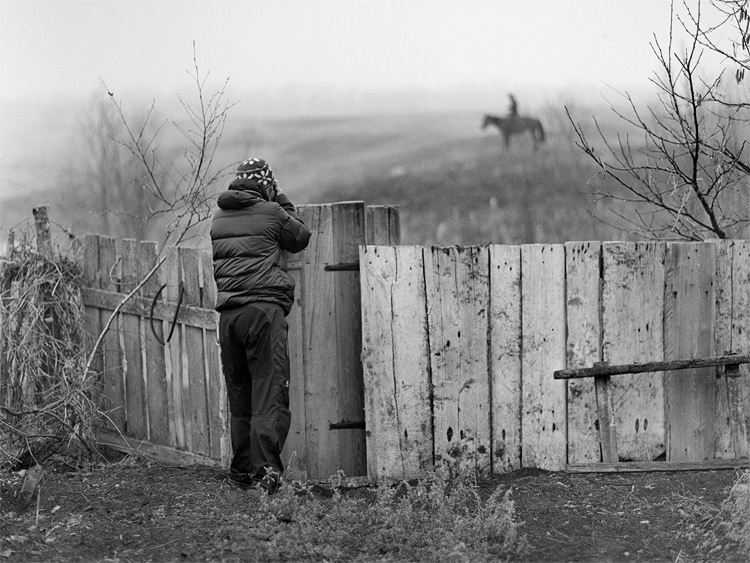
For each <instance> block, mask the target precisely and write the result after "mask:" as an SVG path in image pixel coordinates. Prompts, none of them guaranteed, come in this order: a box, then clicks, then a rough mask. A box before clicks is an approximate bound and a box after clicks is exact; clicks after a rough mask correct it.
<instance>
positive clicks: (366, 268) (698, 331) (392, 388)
mask: <svg viewBox="0 0 750 563" xmlns="http://www.w3.org/2000/svg"><path fill="white" fill-rule="evenodd" d="M359 260H360V264H361V271H362V275H361V283H362V319H363V323H362V330H363V350H362V358H363V366H364V375H365V398H366V406H367V408H366V415H367V431H368V435H369V440H368V444H367V446H368V449H367V455H368V470H369V473H370V476H371V477H373V478H375V477H380V476H387V477H396V478H411V477H415V476H418V475H420V474H421V473H422V472H424V471H425V470H427V469H429V468H430V467H432V465H433V463H440V462H441V461H445V460H451V461H456V462H458V463H460V464H469V465H471V466H473V467H476V468H477V469H479V470H481V471H484V472H489V471H493V472H503V471H509V470H514V469H518V468H521V467H539V468H544V469H551V470H558V469H562V468H565V467H571V466H576V465H586V464H600V463H601V461H602V443H601V439H600V428H599V420H598V416H597V388H596V386H595V382H594V380H593V379H592V378H573V379H568V380H561V379H556V378H555V377H554V373H555V372H558V373H560V372H563V373H564V370H580V369H581V368H590V367H592V366H594V365H595V364H598V363H602V362H607V363H609V364H612V365H614V364H647V363H649V362H664V361H670V360H681V359H691V358H692V359H694V358H708V357H712V356H720V355H724V354H729V353H735V354H739V355H744V354H747V353H748V351H750V242H748V241H716V242H708V243H658V242H645V243H621V242H611V243H610V242H605V243H599V242H572V243H567V244H564V245H528V246H500V245H489V246H484V247H419V246H400V247H397V246H366V247H363V248H361V249H360V257H359ZM727 363H730V362H727ZM737 363H739V362H737ZM651 367H654V365H651V366H649V369H650V368H651ZM655 367H657V368H658V367H659V366H658V364H657V365H656V366H655ZM679 367H681V368H682V369H681V370H680V371H669V372H662V371H659V372H657V373H656V374H654V375H652V376H649V377H643V376H640V377H639V376H638V375H634V373H633V372H634V371H638V370H631V371H630V372H627V373H626V374H623V375H619V376H618V377H617V378H615V379H613V380H612V382H611V383H610V384H609V386H608V391H609V392H610V393H611V402H612V406H613V424H615V425H616V427H617V429H618V434H617V443H618V457H619V459H618V460H617V461H619V462H627V461H633V462H640V464H641V467H643V466H644V465H643V464H644V463H646V464H648V463H651V462H653V461H654V460H660V459H665V460H667V461H669V462H673V463H678V462H684V463H686V464H688V465H690V463H691V462H693V461H695V460H698V461H702V460H735V459H744V460H745V462H747V459H746V458H747V456H748V427H750V375H748V367H747V365H746V364H745V365H743V366H742V367H741V368H740V369H739V373H738V374H736V375H738V377H732V375H735V374H730V377H726V374H725V373H724V369H723V368H722V369H720V370H718V369H716V368H715V367H706V366H705V365H703V364H701V362H694V363H691V362H688V363H686V364H685V365H681V366H679ZM661 369H665V368H664V367H662V368H661ZM714 464H715V463H714Z"/></svg>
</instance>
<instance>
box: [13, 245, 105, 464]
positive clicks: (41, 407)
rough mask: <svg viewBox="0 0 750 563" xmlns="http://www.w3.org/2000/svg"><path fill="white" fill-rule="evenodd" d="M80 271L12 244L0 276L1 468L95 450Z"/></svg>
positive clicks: (71, 264)
mask: <svg viewBox="0 0 750 563" xmlns="http://www.w3.org/2000/svg"><path fill="white" fill-rule="evenodd" d="M81 275H82V273H81V269H80V266H79V265H78V264H77V262H76V261H75V260H74V259H72V258H70V257H67V256H45V255H43V254H41V253H38V252H36V251H35V250H34V249H33V248H32V247H31V244H30V239H29V238H24V239H22V240H21V241H16V242H11V245H10V247H9V252H8V258H7V260H5V261H4V264H3V268H2V275H0V335H1V337H0V340H1V343H0V351H2V353H1V354H0V390H1V391H2V393H0V397H2V401H1V402H0V444H2V446H0V465H8V464H10V465H15V464H17V463H18V462H19V461H23V458H25V457H29V456H30V457H32V458H33V459H32V460H28V461H35V462H36V463H41V461H43V459H39V458H46V457H49V456H50V455H52V454H54V453H56V452H58V451H61V450H65V451H67V452H68V453H70V452H73V453H74V455H75V456H76V457H78V458H79V459H80V458H82V457H89V456H91V455H92V454H94V453H95V451H94V446H93V445H92V441H91V439H90V437H91V435H92V425H93V423H94V420H95V419H96V416H97V409H96V406H95V405H94V404H93V402H92V401H91V398H90V397H91V385H92V381H91V380H90V379H89V378H88V377H87V376H86V370H85V363H86V351H85V333H84V328H83V327H84V323H83V303H82V298H81V287H80V282H81Z"/></svg>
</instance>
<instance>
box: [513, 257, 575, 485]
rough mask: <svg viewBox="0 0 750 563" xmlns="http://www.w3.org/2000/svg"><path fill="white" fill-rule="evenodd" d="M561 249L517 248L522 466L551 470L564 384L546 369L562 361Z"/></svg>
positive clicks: (556, 462)
mask: <svg viewBox="0 0 750 563" xmlns="http://www.w3.org/2000/svg"><path fill="white" fill-rule="evenodd" d="M564 276H565V250H564V247H563V246H562V245H528V246H524V247H523V248H522V249H521V304H522V313H521V319H522V334H523V344H522V351H521V357H522V365H521V374H522V381H521V393H522V399H521V400H522V418H521V437H522V447H523V449H522V464H523V466H524V467H539V468H542V469H549V470H557V469H560V468H561V467H563V465H564V464H565V461H566V419H565V416H566V415H565V409H566V404H565V399H566V397H565V383H564V382H562V381H557V380H554V379H553V377H552V373H553V372H554V371H555V370H556V369H560V368H562V367H563V366H564V365H565V345H566V344H565V284H562V283H560V280H562V279H564Z"/></svg>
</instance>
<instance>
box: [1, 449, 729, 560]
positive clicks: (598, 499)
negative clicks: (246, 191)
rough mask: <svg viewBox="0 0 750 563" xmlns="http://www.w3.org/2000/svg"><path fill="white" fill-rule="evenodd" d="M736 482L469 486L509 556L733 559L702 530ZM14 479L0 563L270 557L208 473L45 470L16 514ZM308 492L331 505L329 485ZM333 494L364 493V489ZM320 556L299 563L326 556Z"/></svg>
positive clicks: (287, 526) (675, 475)
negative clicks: (507, 544)
mask: <svg viewBox="0 0 750 563" xmlns="http://www.w3.org/2000/svg"><path fill="white" fill-rule="evenodd" d="M736 478H737V473H736V472H735V471H732V470H714V471H688V472H651V473H627V474H624V473H621V474H606V473H588V474H568V473H551V472H546V471H540V470H521V471H516V472H513V473H509V474H504V475H495V476H493V477H492V478H491V479H489V480H486V481H483V482H482V483H480V484H479V486H478V490H479V493H480V496H481V497H482V498H485V499H486V498H488V497H489V496H490V495H491V494H492V493H493V492H495V491H496V490H497V488H498V487H500V488H501V489H503V490H505V489H511V491H512V492H511V497H510V498H511V499H512V500H513V501H514V503H515V511H516V520H517V521H518V522H519V528H518V531H519V533H521V534H525V535H526V538H527V541H528V544H529V550H528V552H527V553H525V554H524V555H522V556H519V557H517V559H519V560H528V561H670V562H674V561H701V560H707V559H710V560H712V561H717V560H720V561H739V560H742V558H741V556H740V555H739V553H738V552H737V551H736V547H735V546H732V545H731V544H730V543H726V542H722V541H721V535H720V534H718V535H717V531H716V525H715V523H712V517H713V516H715V515H716V514H717V513H718V511H719V507H720V506H721V503H722V501H724V500H725V499H726V498H727V496H728V494H729V490H730V488H731V486H732V484H733V483H734V481H735V480H736ZM21 482H22V480H21V478H20V477H19V476H18V475H17V474H14V473H5V474H3V475H1V476H0V485H1V488H0V497H1V498H2V505H1V509H0V538H1V539H0V562H2V561H51V560H54V561H66V562H67V561H104V560H114V561H214V560H223V561H256V560H273V558H272V557H270V556H269V554H268V552H263V551H258V552H257V553H254V552H253V550H252V549H248V546H252V545H253V542H258V544H260V543H262V542H264V541H268V539H269V538H268V537H254V536H253V534H254V533H256V532H255V531H254V530H255V527H254V525H253V518H254V515H256V514H257V509H258V502H260V500H259V499H258V498H257V497H255V496H253V495H251V494H248V493H247V492H246V491H241V490H237V489H235V488H234V487H231V486H230V485H229V484H228V482H227V480H226V477H225V473H224V472H223V471H220V470H217V469H208V468H197V467H189V468H175V467H164V466H160V465H156V464H144V463H126V462H121V463H117V464H113V465H109V466H106V467H102V468H98V469H95V470H91V471H65V470H64V469H63V468H62V467H60V468H57V469H54V470H50V469H47V470H46V473H45V475H44V478H43V481H42V486H41V494H40V495H39V502H38V505H37V502H36V499H35V501H34V502H32V503H31V504H30V505H29V506H27V507H25V508H24V507H22V506H21V502H20V487H21ZM312 492H313V494H315V495H317V496H319V497H320V498H321V499H326V501H330V502H333V500H332V499H331V498H330V497H331V496H332V495H331V489H330V487H325V486H315V487H313V488H312ZM341 494H342V495H344V496H347V495H349V496H355V497H358V498H367V497H368V495H374V490H373V489H372V488H356V489H347V490H342V491H341ZM37 507H38V508H37ZM404 525H408V523H404ZM270 529H271V530H272V532H271V533H278V534H294V522H292V521H290V519H285V518H279V519H278V521H277V522H275V523H274V524H273V526H272V527H271V528H270ZM264 530H265V532H264V534H266V535H267V534H268V533H269V532H268V530H269V528H268V527H266V528H264ZM238 546H241V547H242V549H240V550H239V551H238ZM457 549H458V550H460V546H457ZM709 552H710V554H709ZM319 553H320V552H316V555H315V556H314V557H313V556H311V557H310V559H314V560H326V559H325V558H324V557H320V555H319ZM353 553H356V558H359V559H360V560H375V559H377V560H382V559H381V558H379V557H378V555H377V553H372V554H369V558H368V555H367V554H364V555H363V554H362V553H361V552H353ZM354 558H355V555H354V554H353V555H352V556H351V557H350V558H349V559H354ZM349 559H344V560H349ZM429 559H430V557H429V554H425V560H429Z"/></svg>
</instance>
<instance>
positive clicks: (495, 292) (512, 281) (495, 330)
mask: <svg viewBox="0 0 750 563" xmlns="http://www.w3.org/2000/svg"><path fill="white" fill-rule="evenodd" d="M489 253H490V258H489V260H490V295H489V307H490V314H489V321H488V322H489V330H490V337H489V342H490V343H489V346H490V353H489V362H490V374H491V388H492V428H491V432H492V452H491V457H492V471H493V472H494V473H504V472H507V471H514V470H516V469H520V468H521V247H520V246H506V245H496V244H493V245H490V247H489Z"/></svg>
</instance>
